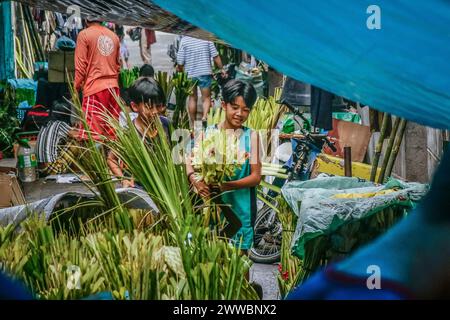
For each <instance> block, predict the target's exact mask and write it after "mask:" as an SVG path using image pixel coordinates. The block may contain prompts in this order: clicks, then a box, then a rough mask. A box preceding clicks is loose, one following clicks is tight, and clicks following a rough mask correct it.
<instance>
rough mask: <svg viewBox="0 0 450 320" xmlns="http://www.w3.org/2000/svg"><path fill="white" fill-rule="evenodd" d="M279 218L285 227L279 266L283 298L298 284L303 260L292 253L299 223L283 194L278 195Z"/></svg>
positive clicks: (279, 285)
mask: <svg viewBox="0 0 450 320" xmlns="http://www.w3.org/2000/svg"><path fill="white" fill-rule="evenodd" d="M276 202H277V208H278V211H277V218H278V219H279V220H280V222H281V225H282V228H283V238H282V241H281V262H280V264H279V266H278V271H279V273H278V276H277V279H278V288H279V290H280V295H281V298H282V299H284V298H285V297H286V295H287V294H288V293H289V292H290V291H291V290H292V289H293V288H294V287H295V286H296V285H297V284H298V281H299V276H300V270H301V261H300V259H298V258H297V257H295V256H293V255H292V254H291V243H292V237H293V235H294V232H295V227H296V225H297V216H296V215H295V214H294V212H293V211H292V210H291V208H290V207H289V205H288V204H287V202H286V201H285V200H284V198H283V197H282V196H278V197H277V199H276Z"/></svg>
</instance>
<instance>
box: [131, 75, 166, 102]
mask: <svg viewBox="0 0 450 320" xmlns="http://www.w3.org/2000/svg"><path fill="white" fill-rule="evenodd" d="M128 96H129V98H130V101H131V102H134V103H137V104H139V103H142V102H144V103H148V104H150V105H153V104H165V103H166V97H165V95H164V92H163V91H162V89H161V87H160V86H159V84H158V82H156V80H155V79H152V78H149V77H141V78H139V79H137V80H136V81H135V82H134V83H133V84H132V85H131V87H130V88H129V89H128Z"/></svg>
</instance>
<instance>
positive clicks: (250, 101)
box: [222, 80, 257, 109]
mask: <svg viewBox="0 0 450 320" xmlns="http://www.w3.org/2000/svg"><path fill="white" fill-rule="evenodd" d="M239 96H241V97H242V98H243V99H244V101H245V104H246V105H247V107H248V108H250V109H251V108H252V107H253V105H254V104H255V102H256V98H257V95H256V90H255V88H254V87H253V85H252V84H251V83H249V82H246V81H242V80H230V81H228V82H227V84H226V85H225V86H224V87H223V90H222V97H223V101H224V102H225V103H234V101H235V100H236V98H237V97H239Z"/></svg>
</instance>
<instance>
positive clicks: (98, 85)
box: [75, 25, 120, 97]
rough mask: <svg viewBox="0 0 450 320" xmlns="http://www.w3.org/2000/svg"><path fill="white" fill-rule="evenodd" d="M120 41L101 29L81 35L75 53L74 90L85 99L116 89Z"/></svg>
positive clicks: (94, 27) (117, 85)
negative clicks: (80, 93)
mask: <svg viewBox="0 0 450 320" xmlns="http://www.w3.org/2000/svg"><path fill="white" fill-rule="evenodd" d="M119 72H120V41H119V38H118V37H117V35H116V34H115V33H114V32H112V31H111V30H109V29H108V28H105V27H103V26H101V25H93V26H90V27H89V28H87V29H85V30H83V31H81V32H80V34H79V35H78V38H77V46H76V49H75V88H76V89H77V90H78V91H79V90H83V96H85V97H87V96H90V95H93V94H95V93H97V92H100V91H103V90H105V89H108V88H118V87H119Z"/></svg>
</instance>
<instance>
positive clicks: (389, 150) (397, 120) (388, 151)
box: [378, 117, 400, 183]
mask: <svg viewBox="0 0 450 320" xmlns="http://www.w3.org/2000/svg"><path fill="white" fill-rule="evenodd" d="M399 124H400V118H399V117H395V120H394V125H393V126H392V130H391V136H390V137H389V142H388V145H387V148H386V152H385V154H384V159H383V164H382V165H381V171H380V175H379V177H378V183H383V181H384V175H385V173H386V168H387V165H388V162H389V158H390V157H391V153H392V147H393V146H394V141H395V137H396V134H397V130H398V126H399Z"/></svg>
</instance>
